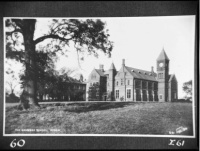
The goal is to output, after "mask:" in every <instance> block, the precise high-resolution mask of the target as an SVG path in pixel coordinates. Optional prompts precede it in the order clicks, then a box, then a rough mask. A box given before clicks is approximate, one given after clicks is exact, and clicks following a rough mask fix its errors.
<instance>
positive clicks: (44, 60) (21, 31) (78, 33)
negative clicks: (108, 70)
mask: <svg viewBox="0 0 200 151" xmlns="http://www.w3.org/2000/svg"><path fill="white" fill-rule="evenodd" d="M36 23H37V19H20V18H19V19H12V18H11V19H6V21H5V25H6V29H7V30H6V57H7V58H11V59H16V60H17V61H20V62H21V63H23V64H24V66H25V73H24V76H23V77H22V80H23V83H22V85H23V88H24V90H25V91H27V92H28V93H29V99H30V100H31V101H32V102H33V104H37V101H36V95H37V87H38V86H37V84H38V83H41V79H43V78H42V77H44V75H45V73H46V72H47V71H48V69H50V68H52V66H53V63H52V62H53V61H52V58H55V56H56V52H60V53H62V54H65V52H66V51H67V50H66V46H71V45H70V42H72V43H73V46H74V48H75V49H76V51H77V52H86V51H87V52H89V53H90V54H93V55H94V56H98V51H99V50H101V51H103V52H104V53H105V54H107V55H108V56H110V55H111V51H112V49H113V42H111V41H110V40H109V36H110V35H109V34H108V30H106V29H105V26H106V24H105V23H104V22H102V21H101V20H99V19H95V20H94V19H84V20H83V19H51V20H50V25H49V26H48V27H43V28H48V32H47V33H45V34H44V35H41V36H39V37H36V35H35V31H36V30H37V26H36ZM47 39H50V40H51V41H50V42H49V43H47V44H46V46H45V47H43V48H42V49H40V50H37V49H36V45H38V44H39V43H41V42H43V41H44V40H47ZM23 94H25V93H23Z"/></svg>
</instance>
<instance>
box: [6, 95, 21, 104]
mask: <svg viewBox="0 0 200 151" xmlns="http://www.w3.org/2000/svg"><path fill="white" fill-rule="evenodd" d="M6 102H7V103H18V102H19V97H17V96H16V95H15V94H14V93H11V94H8V93H7V94H6Z"/></svg>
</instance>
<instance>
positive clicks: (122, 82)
mask: <svg viewBox="0 0 200 151" xmlns="http://www.w3.org/2000/svg"><path fill="white" fill-rule="evenodd" d="M118 85H119V82H118V81H116V86H118ZM121 85H124V79H121ZM127 85H130V80H127Z"/></svg>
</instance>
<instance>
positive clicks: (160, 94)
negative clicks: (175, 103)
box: [160, 93, 176, 100]
mask: <svg viewBox="0 0 200 151" xmlns="http://www.w3.org/2000/svg"><path fill="white" fill-rule="evenodd" d="M162 98H163V97H162V94H160V99H161V100H162ZM174 99H176V93H174Z"/></svg>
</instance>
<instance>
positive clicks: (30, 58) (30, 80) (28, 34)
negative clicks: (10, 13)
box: [22, 19, 39, 108]
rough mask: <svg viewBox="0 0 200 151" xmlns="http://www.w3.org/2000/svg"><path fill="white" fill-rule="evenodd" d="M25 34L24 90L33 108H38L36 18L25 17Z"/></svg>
mask: <svg viewBox="0 0 200 151" xmlns="http://www.w3.org/2000/svg"><path fill="white" fill-rule="evenodd" d="M23 21H24V24H23V25H24V26H23V29H22V31H23V36H24V46H25V67H26V71H25V77H26V79H25V85H24V90H25V91H26V93H27V96H26V100H28V102H29V104H30V107H31V108H38V107H39V104H38V101H37V96H36V94H37V93H36V91H37V90H36V89H37V79H36V62H35V45H34V42H33V38H34V31H35V23H36V20H35V19H24V20H23Z"/></svg>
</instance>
